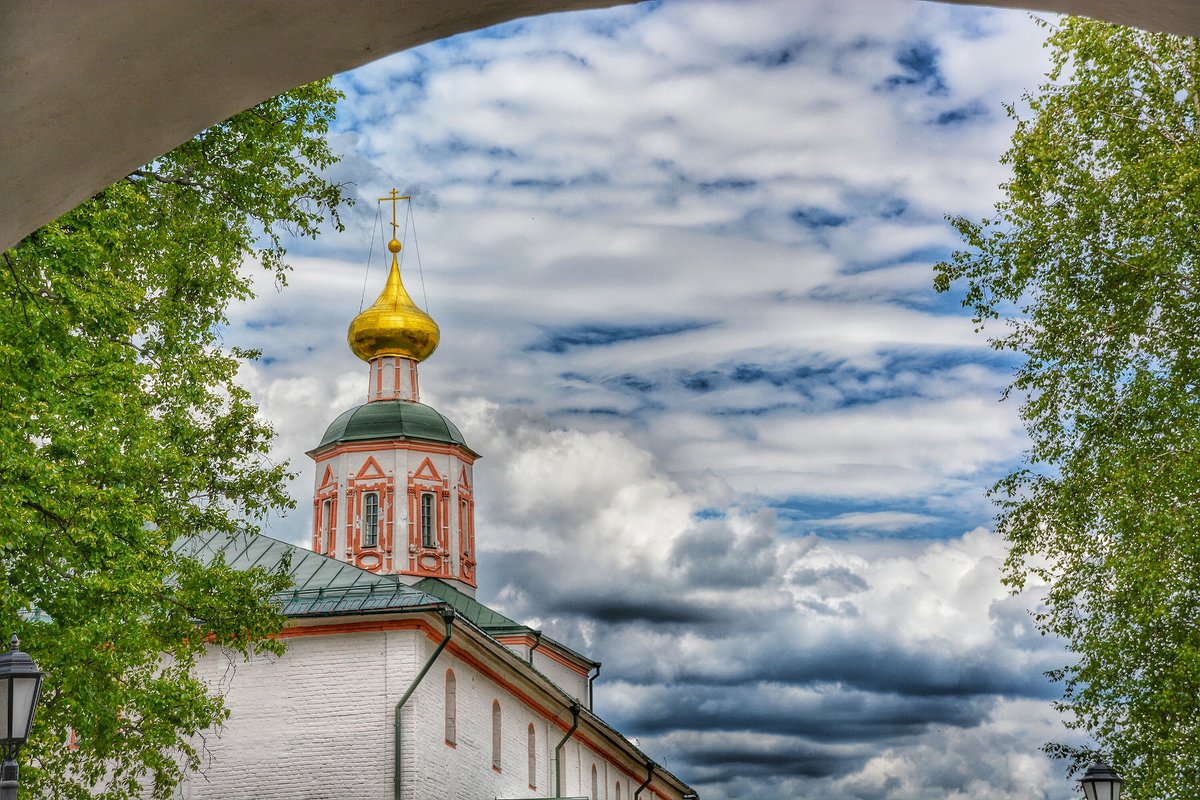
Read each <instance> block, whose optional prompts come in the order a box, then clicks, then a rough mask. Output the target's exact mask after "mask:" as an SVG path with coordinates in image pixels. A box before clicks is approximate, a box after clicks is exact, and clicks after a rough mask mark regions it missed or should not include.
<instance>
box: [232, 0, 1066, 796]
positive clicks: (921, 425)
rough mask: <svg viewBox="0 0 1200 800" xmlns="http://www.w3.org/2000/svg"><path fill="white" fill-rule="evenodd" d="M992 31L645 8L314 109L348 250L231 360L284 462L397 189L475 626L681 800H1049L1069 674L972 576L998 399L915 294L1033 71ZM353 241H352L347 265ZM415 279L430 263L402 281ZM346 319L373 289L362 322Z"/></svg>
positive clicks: (1024, 604) (944, 11) (491, 33)
mask: <svg viewBox="0 0 1200 800" xmlns="http://www.w3.org/2000/svg"><path fill="white" fill-rule="evenodd" d="M1041 36H1042V32H1041V31H1040V29H1038V28H1037V27H1036V26H1035V25H1034V24H1033V22H1031V21H1030V19H1029V18H1028V17H1027V16H1026V15H1024V14H1022V13H1017V12H997V11H992V10H986V9H980V8H961V7H947V6H941V5H935V4H927V3H917V2H900V1H899V0H895V1H893V2H861V1H860V2H846V1H845V0H840V1H839V2H815V1H813V2H798V1H797V0H787V1H786V2H776V3H770V2H756V3H753V4H744V3H739V2H733V1H732V0H727V1H726V2H712V3H709V2H670V1H664V2H661V3H649V4H645V5H640V6H636V7H625V8H618V9H612V10H606V11H599V12H587V13H576V14H565V15H557V16H551V17H543V18H538V19H533V20H525V21H519V22H515V23H510V24H507V25H503V26H501V27H498V28H495V29H491V30H487V31H482V32H478V33H473V34H469V35H464V36H459V37H456V38H454V39H450V40H447V41H442V42H437V43H434V44H431V45H428V46H425V47H422V48H419V49H417V50H413V51H410V52H406V53H401V54H398V55H396V56H393V57H391V58H388V59H385V60H383V61H379V62H377V63H375V64H372V65H369V66H367V67H364V68H363V69H360V70H358V71H355V72H352V73H348V74H346V75H342V76H339V77H338V79H337V83H338V85H339V86H340V87H341V89H342V90H343V91H344V92H345V93H346V99H345V100H344V101H343V103H342V105H341V107H340V109H339V117H338V121H337V131H336V135H335V146H336V147H337V149H338V150H339V151H340V152H341V153H342V154H343V161H342V163H341V164H340V165H339V166H338V167H337V168H336V170H335V171H334V173H333V174H334V177H336V178H337V179H338V180H343V181H347V182H350V183H351V184H352V191H353V192H354V193H355V194H356V195H357V196H358V197H360V198H361V202H360V203H359V204H358V205H357V206H356V207H355V208H354V209H353V210H352V211H351V212H349V214H348V215H347V222H348V228H347V231H346V232H345V233H343V234H332V235H329V236H326V237H324V239H323V240H322V241H320V242H318V243H316V244H312V243H303V242H297V243H295V245H294V246H293V248H292V254H293V256H294V258H293V259H292V261H293V264H294V267H295V272H294V275H293V277H292V280H291V282H290V285H289V286H288V288H286V289H285V290H283V291H282V292H278V291H276V289H275V288H274V287H273V286H271V285H270V283H269V282H264V283H263V286H262V289H263V291H262V294H261V297H260V298H259V299H258V300H257V301H255V302H253V303H251V304H249V305H246V306H244V307H242V308H239V309H237V311H236V313H235V315H234V319H233V324H232V325H231V326H230V328H229V330H228V332H227V333H226V339H227V341H229V342H230V343H236V344H241V345H246V346H253V347H259V348H261V349H263V350H264V358H263V360H262V361H261V362H259V363H258V364H255V365H252V366H249V367H247V369H246V370H245V375H244V379H245V382H246V384H247V385H248V386H250V387H251V389H252V390H253V391H254V392H255V393H256V395H257V397H258V399H259V401H260V402H261V404H262V408H263V413H264V414H265V415H266V416H267V417H268V418H269V419H271V420H272V421H273V422H274V424H275V425H276V427H277V429H278V432H279V435H280V438H279V444H278V448H277V456H278V457H279V458H288V459H290V460H291V461H292V462H293V464H294V466H295V467H296V468H297V469H298V470H299V472H300V476H299V477H298V478H297V480H296V482H295V483H294V494H295V497H296V498H297V500H298V509H297V511H296V512H294V513H293V514H292V515H291V516H289V517H287V518H286V519H282V520H278V521H276V522H274V523H273V525H272V527H271V529H270V530H269V531H268V532H269V533H271V534H272V535H275V536H277V537H279V538H283V539H287V540H290V541H294V542H297V543H301V542H306V541H307V530H308V525H309V520H310V514H311V505H310V502H309V499H310V498H311V491H312V474H311V467H310V463H309V461H308V459H307V458H306V457H305V456H304V455H303V453H304V451H305V450H306V449H309V448H311V447H312V446H313V445H315V444H316V442H317V441H318V440H319V439H320V437H321V434H322V432H323V431H324V428H325V426H326V425H327V424H328V422H329V421H330V420H332V419H333V417H334V416H335V415H336V414H338V413H339V412H341V411H342V410H344V409H346V408H348V407H350V406H352V405H354V404H356V403H359V402H362V400H363V399H364V397H365V392H366V366H365V365H364V364H362V363H361V362H359V361H358V360H357V359H356V358H355V357H354V356H353V355H352V354H351V353H350V351H349V350H348V348H347V347H346V344H345V332H346V326H347V324H348V323H349V321H350V319H351V318H352V317H353V316H354V315H355V314H356V313H357V312H358V310H359V308H360V304H361V303H362V302H363V300H364V294H365V301H366V303H368V304H369V303H370V302H371V301H372V300H373V299H374V297H375V295H376V294H377V293H378V291H379V288H380V287H381V286H382V281H383V277H384V261H383V258H382V255H383V246H382V243H383V240H384V239H383V237H382V235H381V234H382V231H380V230H379V229H378V228H377V227H376V224H377V216H376V213H377V205H376V203H375V202H374V200H375V198H377V197H380V196H382V195H383V194H385V193H386V192H387V190H388V189H390V188H391V187H393V186H395V187H397V188H399V189H400V190H401V191H402V192H405V193H411V194H413V195H414V201H413V213H414V219H415V226H416V236H415V238H414V236H413V231H412V228H411V227H410V228H409V231H408V233H407V235H406V242H407V246H406V250H405V254H406V260H405V262H404V274H405V276H406V282H407V283H408V286H409V288H410V290H411V291H412V294H413V295H414V297H416V298H417V299H418V302H424V299H425V298H427V302H428V309H429V311H430V313H431V314H432V315H433V317H434V318H435V319H436V320H437V321H438V322H439V324H440V325H441V329H442V345H441V348H440V349H439V350H438V352H437V353H436V354H434V356H433V357H432V358H431V359H430V360H429V361H427V362H426V363H425V364H423V365H422V368H421V376H422V381H421V385H422V390H423V393H424V394H423V397H422V399H423V400H424V401H425V402H428V403H430V404H432V405H434V406H435V407H437V408H439V409H440V410H442V411H443V412H444V413H446V414H447V415H448V416H449V417H450V418H451V419H453V420H455V421H456V422H457V423H458V425H459V427H460V428H461V429H462V430H463V432H464V433H465V434H466V436H467V440H468V442H469V443H470V444H471V446H472V447H473V448H474V449H476V450H478V451H479V452H481V453H483V454H484V459H483V460H482V461H480V462H479V464H478V465H477V467H476V470H477V471H476V475H475V477H476V482H477V502H478V511H477V513H478V520H477V529H478V546H479V548H480V558H479V575H480V581H481V586H480V598H481V599H483V600H484V601H486V602H488V603H490V604H492V605H494V606H496V607H497V608H499V609H501V610H503V611H504V612H506V613H507V614H509V615H511V616H514V617H516V618H518V619H522V620H524V621H527V622H529V623H530V624H532V625H536V626H540V627H544V628H545V629H546V631H547V632H548V633H550V634H551V635H553V636H555V637H556V638H559V639H560V640H562V641H565V642H566V643H568V644H570V645H572V646H575V647H577V648H579V649H581V650H584V651H585V652H588V653H590V654H591V655H593V656H594V657H596V658H598V659H600V660H602V661H603V662H604V668H603V672H602V674H601V677H600V680H599V682H598V684H597V710H598V712H599V713H600V714H601V715H602V716H604V717H605V718H606V719H608V720H609V721H610V722H612V723H614V724H615V725H616V726H617V727H619V728H620V729H621V730H623V731H624V732H626V733H627V734H629V735H633V736H636V737H638V739H639V740H640V742H641V744H642V746H643V748H644V749H645V750H646V751H647V752H648V753H649V754H651V755H652V756H654V757H656V758H657V759H658V760H660V762H662V763H664V764H665V765H666V766H667V767H668V768H669V769H671V770H672V771H674V772H675V773H676V774H678V775H679V776H680V777H682V778H684V779H685V780H687V781H688V782H690V783H691V784H692V785H693V786H695V787H696V788H697V789H698V790H699V791H700V793H701V796H702V797H704V798H706V800H721V798H762V797H796V798H822V799H823V800H840V799H841V798H862V799H863V800H866V799H867V798H871V799H874V798H890V799H893V800H899V799H900V798H922V799H925V798H935V799H936V798H947V799H949V798H968V797H970V798H977V797H985V796H986V797H989V798H1014V799H1015V798H1022V800H1030V799H1036V798H1065V797H1068V796H1069V795H1070V794H1071V793H1072V791H1073V784H1072V783H1071V782H1069V781H1067V780H1066V779H1065V777H1064V776H1063V774H1062V770H1061V768H1060V767H1059V766H1058V765H1056V764H1053V763H1051V762H1049V761H1048V760H1047V759H1045V758H1044V757H1043V756H1042V755H1041V754H1040V753H1039V752H1038V749H1037V748H1038V746H1039V745H1040V744H1042V743H1043V742H1045V741H1047V740H1050V739H1058V740H1070V739H1069V737H1070V736H1071V735H1072V734H1068V733H1065V732H1064V731H1062V730H1061V728H1060V727H1059V723H1058V722H1057V720H1056V717H1055V714H1054V712H1053V711H1052V710H1051V709H1050V707H1049V703H1050V700H1051V699H1052V698H1053V697H1054V696H1055V690H1054V687H1052V686H1050V685H1049V684H1048V683H1047V682H1046V680H1045V679H1044V678H1043V677H1042V672H1043V671H1044V670H1046V669H1048V668H1050V667H1052V666H1056V665H1058V664H1059V663H1060V662H1061V661H1062V660H1063V658H1064V654H1063V652H1062V650H1061V647H1060V646H1059V645H1058V644H1057V643H1056V642H1053V641H1047V640H1045V639H1043V638H1041V637H1040V636H1039V635H1038V634H1037V632H1036V631H1035V630H1034V629H1033V628H1032V626H1031V621H1030V618H1029V616H1028V613H1027V609H1028V608H1029V607H1030V606H1031V605H1032V604H1034V603H1036V597H1035V596H1032V595H1027V596H1020V597H1010V596H1008V594H1007V593H1006V592H1005V590H1004V589H1003V588H1002V587H1001V585H1000V583H999V580H998V570H999V565H1000V561H1001V560H1002V558H1003V547H1002V544H1001V543H1000V542H999V541H998V539H997V538H996V536H995V535H994V534H993V533H992V532H991V530H990V526H991V517H992V509H991V507H990V506H989V503H988V501H987V499H986V496H985V491H986V488H987V486H988V485H990V483H991V482H992V481H993V480H995V479H996V478H997V477H998V476H999V475H1001V474H1002V473H1003V472H1004V471H1006V470H1007V469H1008V468H1010V467H1011V466H1012V465H1013V464H1014V463H1015V462H1016V460H1017V459H1018V458H1019V455H1020V452H1021V450H1022V447H1023V434H1022V430H1021V426H1020V424H1019V421H1018V419H1017V417H1016V411H1017V409H1016V407H1015V404H1014V403H1000V402H999V401H998V398H999V394H1000V391H1001V389H1002V388H1003V386H1004V385H1005V383H1006V382H1007V378H1008V375H1009V373H1010V371H1011V369H1012V362H1011V361H1010V360H1008V359H1007V358H1006V357H1005V356H1001V355H998V354H996V353H994V352H992V351H991V350H990V349H989V348H988V347H987V344H986V341H985V340H984V339H983V337H981V336H979V335H977V334H976V333H974V331H973V326H972V325H971V323H970V320H969V318H968V317H967V315H966V314H965V312H963V310H962V309H961V308H960V307H959V305H958V300H959V298H958V297H954V296H938V295H936V294H935V293H934V292H933V290H932V271H931V267H932V265H933V264H934V263H935V262H936V261H937V260H938V259H939V258H942V257H944V256H946V255H947V254H948V253H949V251H950V249H951V248H953V247H954V245H955V240H954V236H953V233H952V231H951V229H950V228H949V226H948V225H947V224H946V222H945V220H944V215H945V214H947V213H951V214H959V213H962V214H967V215H969V216H975V217H978V216H981V215H983V214H985V213H986V212H987V211H988V210H989V208H990V206H991V204H992V203H993V202H994V201H995V200H996V198H997V191H996V186H997V185H998V184H999V183H1000V182H1001V181H1003V180H1004V172H1003V170H1002V169H1001V168H1000V167H999V166H997V160H998V158H999V156H1000V154H1001V153H1002V152H1003V150H1004V148H1005V146H1006V143H1007V140H1008V136H1009V134H1010V132H1011V126H1010V123H1009V122H1008V120H1007V119H1006V117H1005V114H1004V110H1003V104H1004V103H1005V102H1008V101H1013V100H1017V99H1018V98H1019V97H1020V95H1021V93H1022V92H1023V91H1024V90H1026V89H1030V88H1033V87H1034V86H1035V85H1036V84H1037V83H1038V81H1039V78H1040V76H1041V74H1042V72H1043V71H1044V68H1045V59H1046V56H1045V53H1044V51H1043V50H1042V48H1041ZM373 230H374V237H373V236H372V232H373ZM418 254H419V259H418ZM364 287H365V288H364Z"/></svg>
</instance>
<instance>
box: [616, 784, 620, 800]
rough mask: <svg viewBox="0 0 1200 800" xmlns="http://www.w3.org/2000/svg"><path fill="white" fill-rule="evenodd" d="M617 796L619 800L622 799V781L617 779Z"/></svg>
mask: <svg viewBox="0 0 1200 800" xmlns="http://www.w3.org/2000/svg"><path fill="white" fill-rule="evenodd" d="M616 798H617V800H621V782H620V781H617V794H616Z"/></svg>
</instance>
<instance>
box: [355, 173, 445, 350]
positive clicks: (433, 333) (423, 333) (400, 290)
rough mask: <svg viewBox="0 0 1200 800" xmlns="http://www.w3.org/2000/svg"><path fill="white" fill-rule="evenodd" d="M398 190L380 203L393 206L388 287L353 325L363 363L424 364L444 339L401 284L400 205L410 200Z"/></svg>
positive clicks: (386, 285) (434, 324)
mask: <svg viewBox="0 0 1200 800" xmlns="http://www.w3.org/2000/svg"><path fill="white" fill-rule="evenodd" d="M408 199H410V198H409V197H408V195H402V194H400V193H399V192H397V191H396V190H395V189H392V191H391V192H390V193H389V195H388V196H387V197H381V198H379V201H380V202H383V201H385V200H390V201H391V203H392V240H391V241H390V242H388V250H390V251H391V253H392V268H391V270H390V271H389V272H388V278H387V283H386V284H384V287H383V291H382V292H381V293H380V295H379V298H378V299H377V300H376V301H375V302H374V303H373V304H372V305H371V307H370V308H368V309H367V310H365V311H363V312H361V313H360V314H359V315H358V316H357V317H355V318H354V321H353V322H351V323H350V330H349V332H348V334H347V337H346V338H347V341H348V342H349V344H350V349H351V350H352V351H353V352H354V355H356V356H358V357H359V358H361V359H362V360H363V361H371V360H372V359H376V358H379V357H381V356H400V357H402V358H411V359H413V360H414V361H424V360H425V359H426V358H428V357H429V356H430V354H432V353H433V351H434V350H436V349H437V346H438V341H439V339H440V336H441V334H440V332H439V331H438V326H437V323H436V322H434V321H433V318H432V317H430V316H429V315H428V314H426V313H425V312H424V311H422V310H421V309H420V308H418V307H417V305H416V303H414V302H413V301H412V298H411V297H409V296H408V291H407V290H405V288H404V283H403V281H401V280H400V261H399V258H398V255H397V254H398V253H399V252H400V249H401V245H400V240H399V239H397V238H396V229H397V227H398V225H397V223H396V201H397V200H408Z"/></svg>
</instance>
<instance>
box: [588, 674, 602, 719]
mask: <svg viewBox="0 0 1200 800" xmlns="http://www.w3.org/2000/svg"><path fill="white" fill-rule="evenodd" d="M599 677H600V664H599V662H597V663H596V671H595V672H594V673H592V674H591V675H588V711H591V712H593V713H595V711H596V696H595V695H594V694H593V693H592V684H593V683H595V682H596V678H599Z"/></svg>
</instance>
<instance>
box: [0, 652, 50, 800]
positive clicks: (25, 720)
mask: <svg viewBox="0 0 1200 800" xmlns="http://www.w3.org/2000/svg"><path fill="white" fill-rule="evenodd" d="M43 677H44V673H42V672H41V671H40V670H39V669H38V668H37V664H35V663H33V659H32V658H30V657H29V654H28V653H22V652H21V651H20V650H18V649H17V635H16V634H15V633H14V634H13V637H12V649H11V650H9V651H8V652H7V653H0V748H2V749H3V751H4V766H3V767H0V800H17V751H18V750H20V749H21V745H23V744H25V740H26V739H28V738H29V729H30V728H32V727H33V712H34V711H35V710H37V701H38V695H39V694H40V693H41V691H42V678H43Z"/></svg>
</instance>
